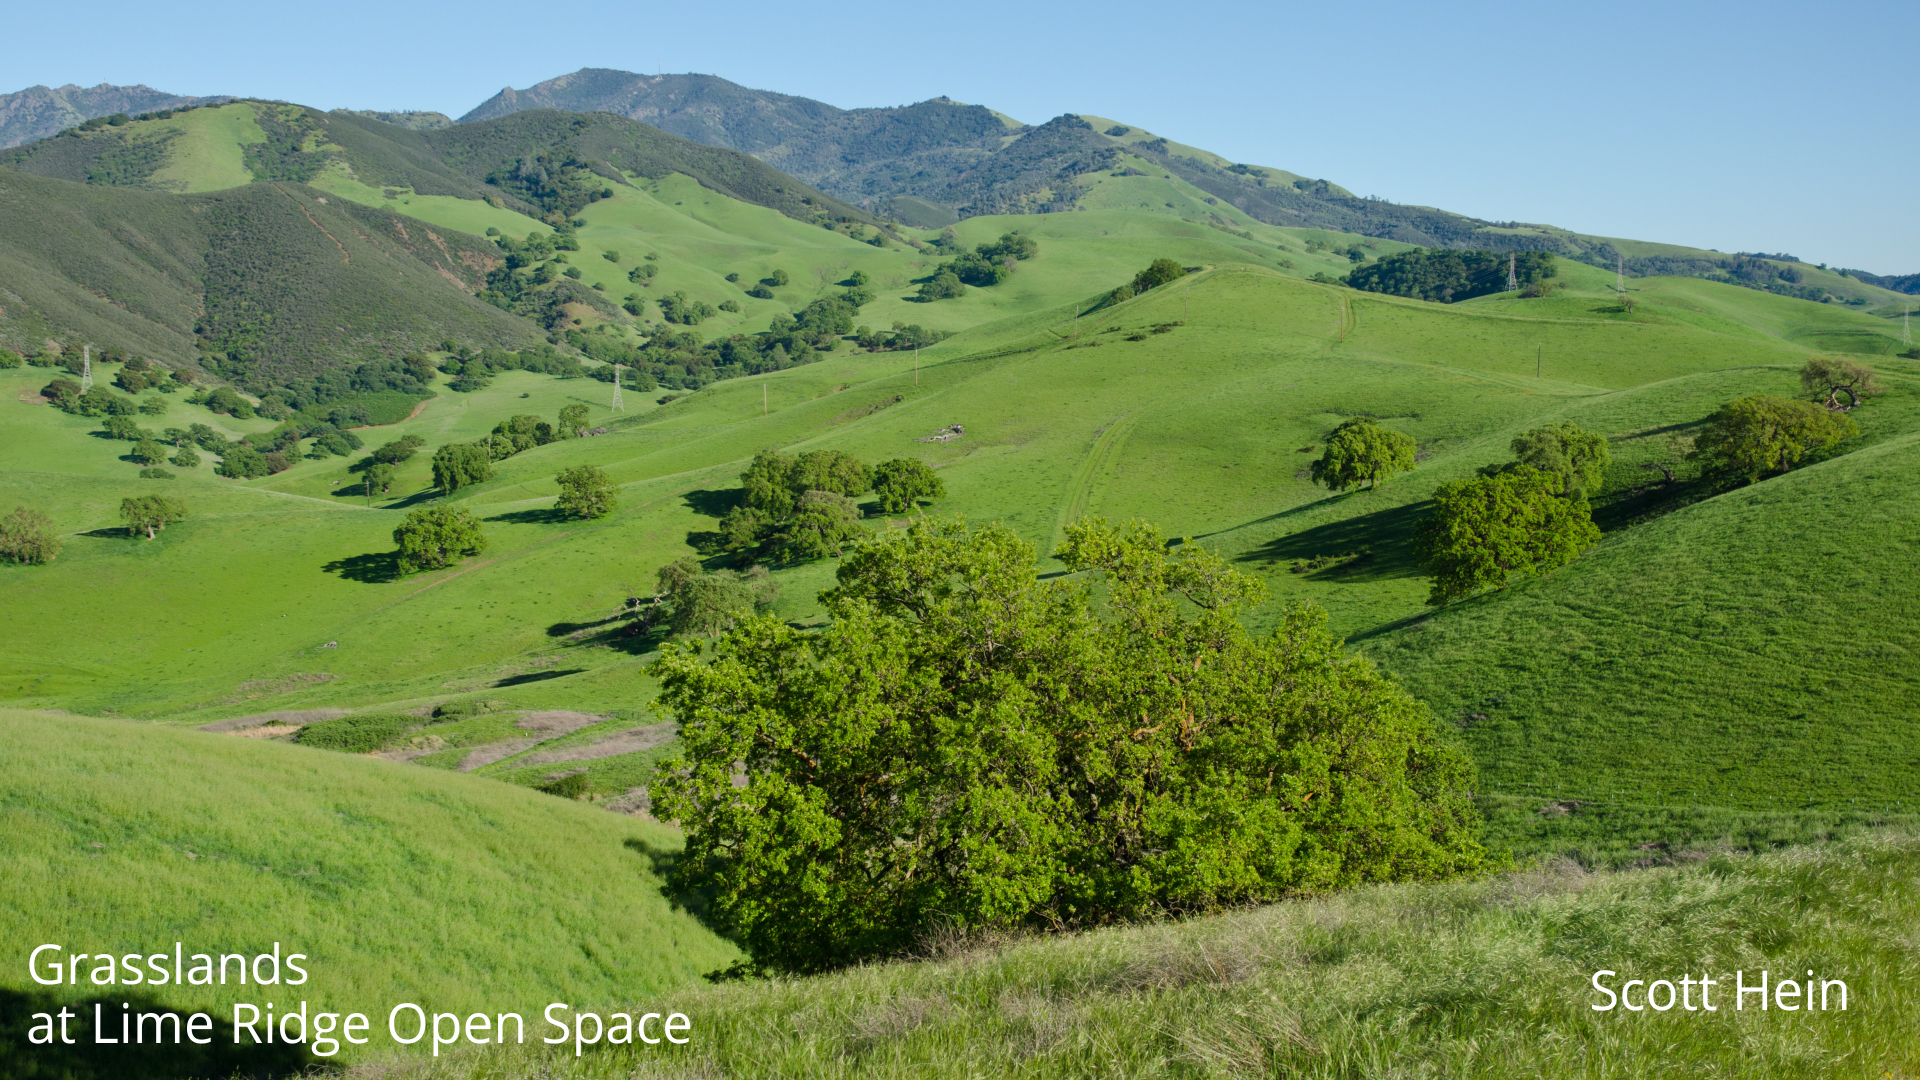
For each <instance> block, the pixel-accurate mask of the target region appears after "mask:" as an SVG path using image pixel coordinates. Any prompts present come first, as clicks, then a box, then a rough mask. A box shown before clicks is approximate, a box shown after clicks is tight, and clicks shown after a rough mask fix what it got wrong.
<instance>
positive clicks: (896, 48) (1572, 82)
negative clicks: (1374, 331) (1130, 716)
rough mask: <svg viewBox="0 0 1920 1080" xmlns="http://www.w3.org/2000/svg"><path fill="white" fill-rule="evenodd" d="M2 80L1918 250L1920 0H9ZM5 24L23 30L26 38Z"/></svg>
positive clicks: (1674, 233)
mask: <svg viewBox="0 0 1920 1080" xmlns="http://www.w3.org/2000/svg"><path fill="white" fill-rule="evenodd" d="M6 21H7V25H8V35H7V36H8V37H9V38H10V39H11V40H12V47H10V48H9V49H7V50H6V58H5V61H4V63H3V64H0V92H4V91H11V90H18V89H22V88H24V87H27V86H31V85H34V84H36V83H45V84H47V85H51V86H59V85H61V84H64V83H70V82H71V83H79V84H81V85H86V86H91V85H93V84H95V83H100V82H111V83H117V84H131V83H146V84H148V85H150V86H154V87H157V88H160V89H163V90H168V91H172V92H175V93H187V94H220V93H225V94H238V95H246V96H253V97H266V98H279V99H284V100H289V101H297V102H300V103H303V104H307V105H313V106H317V107H321V108H340V107H346V108H370V109H399V108H409V109H436V110H439V111H441V112H445V113H448V114H449V115H452V116H455V117H457V116H459V115H460V114H461V113H463V112H465V111H467V110H468V109H471V108H472V107H473V106H475V105H477V104H479V103H480V102H481V101H482V100H484V99H485V98H487V97H488V96H490V95H492V94H494V93H496V92H497V91H499V89H500V88H501V87H503V86H507V85H512V86H515V87H526V86H528V85H531V84H532V83H535V82H539V81H541V80H543V79H548V78H551V77H553V76H555V75H560V74H563V73H566V72H569V71H573V70H576V69H578V68H581V67H611V68H621V69H625V70H629V71H646V72H652V71H655V70H665V71H669V72H689V71H691V72H701V73H706V74H714V75H720V76H724V77H725V78H728V79H732V80H733V81H735V82H738V83H742V84H744V85H747V86H752V87H758V88H761V89H767V90H777V91H780V92H783V93H788V94H799V95H803V96H806V97H812V98H817V99H819V100H821V101H825V102H828V103H830V104H833V105H838V106H841V107H844V108H853V107H857V106H862V105H898V104H905V103H908V102H913V101H919V100H923V99H925V98H929V97H933V96H935V95H938V94H945V95H947V96H949V97H952V98H956V99H958V100H961V101H968V102H977V103H980V104H984V105H989V106H992V107H993V108H995V109H998V110H1000V111H1001V112H1004V113H1008V114H1010V115H1012V116H1014V117H1016V118H1017V119H1020V120H1024V121H1027V122H1029V123H1038V122H1041V121H1044V120H1046V119H1048V118H1050V117H1053V116H1057V115H1059V114H1060V113H1063V112H1086V113H1092V114H1095V115H1098V116H1105V117H1111V118H1113V119H1115V120H1119V121H1122V122H1124V123H1127V124H1131V125H1133V126H1136V127H1143V128H1146V129H1148V130H1150V131H1153V132H1154V133H1156V134H1159V135H1165V136H1167V137H1169V138H1172V139H1174V140H1176V141H1179V142H1185V143H1189V144H1192V145H1195V146H1202V147H1205V148H1207V149H1209V150H1212V151H1214V152H1216V153H1219V154H1222V155H1224V156H1226V157H1228V158H1232V159H1234V160H1238V161H1245V162H1249V163H1252V164H1259V165H1270V166H1275V167H1278V168H1283V169H1289V170H1292V171H1294V172H1298V173H1304V174H1307V175H1309V176H1315V177H1324V178H1326V179H1329V180H1332V181H1334V182H1335V183H1338V184H1341V185H1343V186H1345V187H1347V188H1348V189H1350V190H1352V191H1354V192H1355V193H1356V194H1361V195H1379V196H1382V197H1384V198H1388V199H1392V200H1393V201H1395V202H1404V203H1421V204H1425V205H1429V206H1439V207H1444V208H1446V209H1449V210H1454V211H1457V212H1460V213H1465V214H1471V215H1474V216H1476V217H1483V218H1488V219H1492V220H1508V219H1518V220H1521V221H1534V222H1547V223H1551V224H1555V225H1560V226H1563V227H1566V228H1570V229H1575V230H1578V231H1580V232H1587V233H1597V234H1601V235H1605V236H1622V237H1632V238H1636V239H1643V240H1659V241H1665V242H1669V243H1679V244H1688V245H1693V246H1697V247H1708V248H1717V249H1719V250H1722V251H1729V252H1731V251H1767V252H1789V253H1792V254H1795V255H1798V256H1800V257H1801V258H1804V259H1806V260H1808V261H1810V262H1826V263H1831V264H1834V265H1840V266H1848V267H1855V268H1859V269H1864V270H1869V271H1872V272H1875V273H1882V274H1895V273H1913V272H1916V271H1920V219H1917V218H1916V215H1915V214H1914V213H1913V209H1914V207H1913V203H1914V200H1915V196H1916V194H1920V153H1917V152H1916V150H1915V141H1916V138H1920V132H1916V130H1915V124H1914V121H1913V105H1914V101H1915V96H1914V89H1915V86H1916V82H1917V81H1920V80H1916V76H1915V68H1914V52H1915V45H1916V42H1920V33H1917V31H1920V3H1916V2H1914V0H1857V2H1856V0H1829V2H1826V3H1818V4H1813V3H1806V2H1805V0H1796V2H1793V3H1782V2H1776V0H1757V2H1752V0H1750V2H1747V3H1738V4H1736V3H1728V2H1723V3H1715V4H1709V3H1692V2H1686V0H1677V2H1676V0H1668V2H1660V3H1650V2H1641V0H1627V2H1624V3H1610V4H1581V5H1570V4H1552V3H1538V2H1535V3H1527V4H1519V3H1515V4H1473V3H1455V4H1445V3H1419V4H1414V3H1402V2H1398V0H1377V2H1374V3H1369V4H1352V3H1327V2H1320V3H1313V4H1293V3H1263V4H1253V3H1222V4H1212V5H1196V4H1189V3H1163V4H1155V5H1148V4H1138V3H1124V2H1122V3H1105V4H1047V5H1043V6H1041V7H1034V6H1033V5H1031V4H1008V3H973V4H920V5H911V4H907V5H886V6H884V7H883V6H875V7H871V8H867V7H860V6H857V5H843V4H807V3H791V2H789V3H777V4H762V3H753V2H747V3H740V2H735V3H726V4H675V5H667V4H648V5H633V4H620V3H591V2H589V3H570V4H532V3H525V2H521V3H513V4H507V3H499V2H496V0H469V2H464V3H459V4H452V3H435V2H424V3H413V4H407V3H380V4H366V3H358V2H352V0H349V2H344V3H329V4H260V3H248V4H237V3H230V2H226V0H213V2H198V3H194V4H186V5H180V4H155V3H151V2H147V3H129V2H126V0H100V2H96V3H93V4H89V5H87V7H86V10H85V17H84V18H78V17H77V16H76V10H75V9H71V8H66V7H64V5H58V4H51V3H39V4H28V3H25V2H16V3H14V4H10V5H9V10H8V12H7V16H6ZM29 43H31V45H30V46H29Z"/></svg>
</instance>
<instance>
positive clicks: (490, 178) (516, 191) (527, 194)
mask: <svg viewBox="0 0 1920 1080" xmlns="http://www.w3.org/2000/svg"><path fill="white" fill-rule="evenodd" d="M604 168H606V166H605V165H599V164H598V163H596V162H588V161H582V160H580V159H578V158H576V157H574V156H573V155H571V154H564V153H547V154H536V155H534V156H533V157H523V158H521V159H519V160H518V161H515V162H514V163H513V164H512V165H511V166H508V167H506V168H501V169H495V170H494V171H493V172H491V173H489V174H487V183H489V184H491V185H493V186H494V187H497V188H499V189H500V190H502V191H505V192H509V193H511V194H512V195H514V196H515V197H517V198H519V199H521V200H523V201H525V202H529V203H532V204H533V205H535V206H538V207H539V208H540V209H542V210H544V211H546V216H545V219H544V220H546V221H547V223H548V224H550V225H553V226H555V227H556V228H557V227H560V226H563V225H567V224H570V219H571V218H572V217H573V216H574V215H575V214H577V213H579V212H580V211H581V210H584V209H586V208H587V207H588V206H591V205H593V204H594V203H597V202H599V201H600V200H601V199H610V198H612V197H613V188H611V187H609V186H608V185H607V182H606V179H604V178H602V177H601V176H600V175H599V173H598V172H597V171H596V169H604Z"/></svg>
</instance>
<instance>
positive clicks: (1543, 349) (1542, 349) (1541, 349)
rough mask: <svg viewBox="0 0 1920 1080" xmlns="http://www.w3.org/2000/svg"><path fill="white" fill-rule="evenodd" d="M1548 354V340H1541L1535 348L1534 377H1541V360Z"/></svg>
mask: <svg viewBox="0 0 1920 1080" xmlns="http://www.w3.org/2000/svg"><path fill="white" fill-rule="evenodd" d="M1546 355H1547V343H1546V342H1544V341H1543V342H1540V343H1539V344H1538V345H1535V346H1534V349H1533V377H1534V378H1536V379H1537V378H1539V377H1540V361H1541V360H1542V359H1544V358H1545V357H1546Z"/></svg>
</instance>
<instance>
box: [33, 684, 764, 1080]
mask: <svg viewBox="0 0 1920 1080" xmlns="http://www.w3.org/2000/svg"><path fill="white" fill-rule="evenodd" d="M0 762H4V763H5V764H4V768H0V957H3V958H4V960H5V963H4V966H0V1000H4V999H5V998H6V995H7V993H8V992H13V991H22V992H30V993H34V994H40V993H53V994H56V995H58V996H61V997H64V998H67V999H69V1000H77V999H80V998H84V997H88V996H90V995H92V994H94V993H96V992H105V993H108V994H116V995H117V994H121V993H132V992H143V991H145V990H147V989H148V988H147V987H144V986H142V987H140V988H139V991H132V990H129V989H126V988H121V987H115V988H112V989H105V990H104V991H103V990H102V988H96V987H94V986H93V985H91V984H85V980H86V979H87V972H88V971H90V970H91V966H90V965H89V966H88V967H86V968H83V969H82V971H81V979H82V981H83V984H84V985H82V986H80V987H78V988H72V987H68V988H64V989H62V990H58V991H55V990H53V988H45V989H44V990H43V988H42V987H40V986H38V985H36V984H35V983H34V982H32V981H31V980H30V979H29V977H28V974H27V972H26V970H25V968H26V962H27V956H28V954H29V953H30V952H31V951H32V950H33V948H34V947H36V946H38V945H41V944H46V943H54V944H58V945H61V946H62V947H63V949H64V951H66V952H70V953H77V952H85V953H94V954H97V953H114V954H124V953H129V952H139V953H142V954H151V953H156V952H163V951H164V952H166V953H167V954H169V955H171V954H172V952H173V943H174V942H176V941H179V942H182V943H184V945H185V952H186V953H187V954H189V955H191V954H193V953H196V952H201V953H208V954H215V953H241V954H246V955H253V954H256V953H261V952H269V951H271V950H272V948H273V945H274V943H275V942H276V941H277V942H279V943H280V944H281V955H283V956H284V955H287V954H290V953H305V954H306V955H307V957H308V961H307V963H306V965H305V966H306V967H307V969H308V971H309V972H310V975H311V978H310V980H309V982H308V983H307V984H306V986H305V987H304V988H302V989H301V990H300V991H298V992H297V993H298V998H297V999H295V1000H298V999H305V1000H307V1001H308V1002H310V1003H311V1004H312V1007H313V1009H314V1011H316V1012H318V1011H321V1010H324V1009H334V1010H347V1009H353V1010H359V1011H362V1012H367V1013H370V1014H371V1013H373V1012H374V1011H375V1010H378V1015H380V1016H384V1015H385V1013H386V1010H387V1009H389V1008H391V1007H392V1006H393V1005H395V1004H397V1003H399V1002H401V1001H415V1002H418V1003H419V1004H420V1005H422V1006H423V1007H427V1008H431V1009H437V1010H439V1011H458V1012H463V1013H464V1012H468V1011H471V1010H475V1009H489V1010H493V1011H519V1012H521V1013H522V1014H523V1015H527V1016H534V1015H537V1014H538V1012H539V1010H540V1009H541V1008H542V1007H544V1006H545V1004H546V1003H547V1002H548V1001H553V1000H579V999H587V1000H601V999H613V998H618V997H627V996H636V997H642V998H644V997H647V996H649V995H657V994H663V993H672V992H675V991H677V990H680V989H682V988H684V987H685V986H687V985H688V984H690V983H695V982H698V981H699V976H700V974H701V973H702V972H706V971H711V970H713V969H715V968H719V967H724V966H726V965H727V964H728V963H730V962H732V961H733V960H734V959H736V958H738V957H739V955H740V953H739V951H738V950H737V949H735V948H734V947H733V946H731V945H730V944H728V943H727V942H725V941H723V940H721V939H720V938H719V937H717V936H715V935H714V934H712V933H710V932H708V931H707V930H706V929H704V928H703V927H701V926H700V924H699V923H698V922H696V921H695V920H694V919H693V918H692V917H691V916H689V915H687V914H686V913H685V912H684V911H677V910H675V909H674V908H673V906H672V905H671V904H670V903H669V901H668V900H667V898H666V897H664V896H663V895H661V891H660V879H659V877H657V876H656V874H655V873H654V861H653V859H652V858H651V857H650V854H649V853H650V852H651V853H654V854H659V855H664V853H666V852H667V851H669V850H672V849H677V848H678V847H679V838H678V836H677V834H676V833H675V832H674V831H673V830H671V829H669V828H667V827H665V826H662V825H657V824H654V823H652V822H649V821H643V820H640V819H637V818H632V817H624V816H621V815H618V814H610V813H608V812H606V811H605V810H601V809H598V808H594V807H589V806H587V805H585V804H582V803H576V802H571V801H568V800H564V799H557V798H554V797H552V796H549V795H542V794H539V793H537V792H533V791H529V790H527V789H526V788H523V787H518V786H515V785H512V784H501V783H497V782H493V781H488V780H482V779H480V778H477V777H470V776H462V775H459V774H455V773H448V772H443V771H441V770H437V769H419V768H411V767H408V766H404V765H401V764H399V763H396V762H388V761H379V760H373V759H369V758H364V757H358V756H353V755H347V754H338V753H331V752H328V751H325V750H314V749H309V748H306V747H302V746H297V745H291V744H286V743H273V742H269V741H267V740H264V739H243V738H235V737H232V736H228V735H215V734H207V733H202V732H193V731H181V730H179V729H176V728H166V727H158V726H148V725H142V724H134V723H128V722H125V721H114V720H98V719H92V718H87V717H78V716H61V715H56V714H48V713H26V712H16V711H10V710H0ZM263 990H266V988H262V987H246V988H243V987H238V986H235V985H232V984H229V985H228V986H225V987H220V986H214V987H211V988H209V987H198V988H196V987H191V986H189V987H185V988H176V987H174V986H166V987H163V988H159V989H158V990H157V993H156V996H157V997H158V999H159V1000H160V1001H161V1002H163V1003H164V1004H166V1005H168V1006H171V1007H176V1008H187V1009H208V1010H210V1011H212V1012H213V1013H214V1015H215V1016H216V1017H224V1016H226V1015H228V1014H227V1012H226V1003H228V1002H232V1001H257V1000H258V999H259V998H261V997H264V998H265V999H266V1000H276V998H275V997H273V996H272V995H273V993H274V991H271V990H266V993H265V994H263V993H262V991H263ZM294 992H295V991H292V990H290V989H289V988H287V987H284V986H283V987H281V988H280V989H279V991H278V993H279V995H280V996H281V997H282V998H284V997H285V995H287V994H289V993H294ZM556 994H557V995H564V996H563V997H555V996H552V995H556ZM113 1000H115V1001H118V1000H122V999H121V998H119V997H115V998H114V999H113ZM21 1022H23V1018H22V1017H19V1016H12V1015H8V1016H5V1017H0V1033H5V1032H6V1031H7V1030H8V1029H9V1026H10V1025H13V1024H15V1023H21ZM17 1049H18V1048H17V1047H10V1046H8V1045H7V1044H6V1043H5V1042H0V1062H4V1059H5V1058H7V1057H8V1056H9V1054H11V1053H15V1052H17ZM7 1075H11V1074H9V1073H8V1072H7V1071H6V1070H5V1069H4V1068H0V1076H7Z"/></svg>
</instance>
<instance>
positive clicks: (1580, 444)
mask: <svg viewBox="0 0 1920 1080" xmlns="http://www.w3.org/2000/svg"><path fill="white" fill-rule="evenodd" d="M1511 449H1512V451H1513V454H1514V457H1515V460H1514V461H1511V462H1504V463H1500V464H1496V465H1489V466H1486V467H1485V468H1483V469H1481V470H1480V475H1479V476H1477V477H1475V478H1473V479H1470V480H1455V481H1453V482H1451V483H1446V484H1442V485H1440V486H1439V488H1437V489H1436V490H1435V491H1434V495H1433V501H1434V512H1433V514H1432V515H1431V516H1430V517H1428V518H1427V519H1426V520H1424V521H1422V522H1421V523H1420V525H1419V526H1418V528H1417V529H1416V530H1415V533H1414V551H1415V554H1416V556H1417V557H1418V558H1419V560H1420V563H1421V565H1422V566H1423V567H1424V568H1425V569H1426V571H1427V573H1428V574H1430V575H1432V577H1433V582H1432V586H1431V588H1430V590H1429V594H1428V597H1427V602H1428V603H1429V604H1444V603H1447V602H1449V601H1451V600H1458V599H1460V598H1462V597H1466V596H1471V595H1473V594H1474V593H1477V592H1479V591H1481V590H1482V589H1488V588H1493V589H1500V588H1505V587H1506V586H1507V584H1508V582H1509V581H1510V580H1511V579H1512V578H1513V577H1514V576H1515V575H1518V574H1544V573H1547V572H1549V571H1551V570H1554V569H1557V568H1558V567H1561V566H1564V565H1566V564H1567V563H1569V562H1572V561H1573V560H1574V559H1576V558H1578V557H1579V555H1580V553H1581V552H1583V551H1585V550H1586V549H1587V548H1590V547H1592V546H1593V545H1594V544H1596V543H1598V542H1599V540H1600V530H1599V528H1598V527H1597V526H1595V525H1594V523H1593V511H1592V506H1591V504H1590V503H1589V501H1588V500H1589V498H1590V497H1591V496H1592V495H1595V494H1598V493H1599V491H1600V489H1601V486H1602V483H1603V480H1604V477H1605V473H1606V468H1607V464H1608V463H1609V461H1610V460H1611V456H1610V455H1609V453H1608V451H1607V440H1606V437H1605V436H1604V435H1599V434H1596V433H1594V432H1591V431H1586V430H1583V429H1581V428H1580V427H1578V426H1577V425H1574V424H1570V423H1563V424H1555V425H1552V426H1550V427H1543V428H1535V429H1534V430H1532V431H1528V432H1526V433H1524V434H1522V435H1519V436H1517V437H1515V438H1514V440H1513V443H1512V444H1511Z"/></svg>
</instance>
